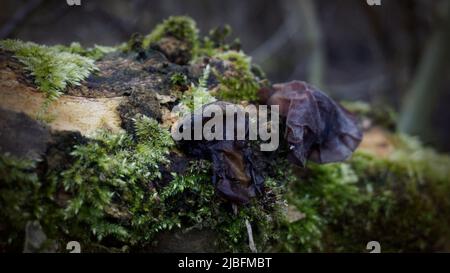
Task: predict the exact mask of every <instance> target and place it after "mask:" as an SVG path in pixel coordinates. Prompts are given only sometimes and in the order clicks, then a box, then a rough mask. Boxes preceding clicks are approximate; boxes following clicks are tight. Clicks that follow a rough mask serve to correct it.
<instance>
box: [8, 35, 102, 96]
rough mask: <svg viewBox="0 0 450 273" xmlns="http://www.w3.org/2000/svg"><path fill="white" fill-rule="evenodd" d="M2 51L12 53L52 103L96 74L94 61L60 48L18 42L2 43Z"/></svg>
mask: <svg viewBox="0 0 450 273" xmlns="http://www.w3.org/2000/svg"><path fill="white" fill-rule="evenodd" d="M0 48H1V49H3V50H7V51H12V52H13V53H14V56H15V57H16V58H17V59H19V61H20V62H22V63H23V64H24V65H25V69H26V70H28V71H29V72H30V73H31V75H32V76H33V77H34V82H35V84H36V85H37V87H38V89H39V90H40V91H42V92H44V94H45V95H46V97H47V99H48V102H51V101H53V100H55V99H57V98H58V97H59V96H60V95H61V94H62V92H64V89H66V87H67V86H69V85H73V86H76V85H80V84H81V82H82V81H83V80H84V79H85V78H87V77H88V76H89V74H90V73H91V72H93V71H95V70H96V69H97V68H96V66H95V65H94V60H93V59H90V58H87V57H83V56H81V55H79V54H75V53H69V52H66V51H65V50H61V48H59V47H47V46H43V45H37V44H35V43H32V42H22V41H18V40H3V41H0Z"/></svg>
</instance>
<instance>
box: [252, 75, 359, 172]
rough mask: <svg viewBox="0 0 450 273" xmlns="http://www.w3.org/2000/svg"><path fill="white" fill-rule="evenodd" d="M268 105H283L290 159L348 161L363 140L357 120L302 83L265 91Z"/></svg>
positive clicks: (274, 86) (336, 104) (282, 85)
mask: <svg viewBox="0 0 450 273" xmlns="http://www.w3.org/2000/svg"><path fill="white" fill-rule="evenodd" d="M263 91H264V92H261V93H260V94H262V95H263V96H262V97H263V98H262V99H264V97H265V98H267V100H266V104H268V105H279V106H280V116H281V117H282V118H285V121H286V132H285V137H286V140H287V141H288V144H289V149H290V154H289V157H290V158H291V159H292V161H294V163H297V164H300V165H304V164H305V162H306V160H307V159H309V160H312V161H314V162H317V163H329V162H337V161H343V160H345V159H347V158H348V157H349V156H350V155H351V154H352V152H353V151H354V150H355V149H356V147H357V146H358V145H359V143H360V142H361V139H362V132H361V130H360V129H359V128H358V125H357V121H356V119H355V117H354V116H353V115H352V114H351V113H350V112H348V111H347V110H346V109H344V108H343V107H342V106H340V105H339V104H338V103H336V102H335V101H334V100H332V99H331V98H330V97H328V96H327V95H326V94H324V93H323V92H321V91H319V90H317V89H316V88H314V87H313V86H311V85H309V84H308V83H306V82H302V81H292V82H288V83H280V84H274V85H273V90H272V91H273V92H270V91H268V90H263Z"/></svg>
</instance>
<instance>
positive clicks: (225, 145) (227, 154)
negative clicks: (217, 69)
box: [180, 101, 264, 204]
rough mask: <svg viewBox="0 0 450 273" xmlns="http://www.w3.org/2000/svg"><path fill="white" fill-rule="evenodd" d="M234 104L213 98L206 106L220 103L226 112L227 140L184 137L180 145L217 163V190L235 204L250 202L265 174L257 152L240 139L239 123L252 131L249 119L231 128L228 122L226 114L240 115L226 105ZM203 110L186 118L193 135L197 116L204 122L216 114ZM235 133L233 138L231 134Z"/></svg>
mask: <svg viewBox="0 0 450 273" xmlns="http://www.w3.org/2000/svg"><path fill="white" fill-rule="evenodd" d="M227 105H228V106H233V104H231V103H226V102H222V101H218V102H213V103H210V104H207V105H204V106H203V109H205V107H208V106H215V107H219V108H220V109H221V110H222V113H223V122H224V123H223V126H224V130H223V132H222V133H223V140H209V141H208V140H182V141H181V142H180V146H181V147H183V149H184V150H185V151H186V152H187V153H188V154H189V155H191V156H195V157H197V158H204V159H208V160H211V162H212V165H213V177H212V181H213V184H214V186H215V188H216V190H217V192H218V193H219V194H220V195H221V196H223V197H224V198H225V199H227V200H229V201H231V202H233V203H235V204H246V203H248V202H249V201H250V199H251V198H253V197H255V196H257V194H259V193H261V192H262V190H263V183H264V178H263V177H262V175H260V172H259V171H257V170H256V166H255V164H254V159H253V157H254V155H253V152H252V150H251V149H250V147H248V143H247V141H246V140H236V135H235V133H236V131H235V128H236V124H238V123H239V122H245V123H246V124H240V125H243V126H245V127H244V128H245V132H246V134H247V133H248V124H247V123H248V121H243V120H235V126H234V127H233V128H227V127H226V126H225V125H226V123H225V117H226V116H227V115H233V116H234V117H236V112H235V111H240V110H239V108H234V109H235V111H228V112H227V110H226V106H227ZM199 115H200V113H198V112H197V113H196V114H192V115H190V116H187V117H185V118H184V119H183V121H182V124H190V125H191V128H190V130H191V133H192V135H193V131H194V129H193V125H194V120H195V118H200V119H201V121H202V125H205V123H206V122H207V121H208V120H210V119H211V118H212V117H203V116H199ZM227 132H228V133H229V134H228V136H231V135H233V137H234V138H233V139H230V138H227V137H226V136H227Z"/></svg>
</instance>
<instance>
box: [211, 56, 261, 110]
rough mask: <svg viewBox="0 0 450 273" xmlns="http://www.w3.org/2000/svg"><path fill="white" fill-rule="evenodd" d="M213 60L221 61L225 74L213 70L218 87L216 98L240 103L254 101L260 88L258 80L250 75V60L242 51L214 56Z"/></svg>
mask: <svg viewBox="0 0 450 273" xmlns="http://www.w3.org/2000/svg"><path fill="white" fill-rule="evenodd" d="M213 58H216V59H218V60H220V61H222V62H223V63H224V65H225V72H224V73H221V72H220V71H219V70H218V69H214V75H215V76H216V77H217V78H218V80H219V82H220V85H219V88H218V90H217V92H216V93H217V94H216V96H217V97H218V98H220V99H223V100H227V101H231V102H240V101H255V100H256V99H257V91H258V89H259V88H260V83H259V80H258V78H257V77H256V76H255V75H254V74H253V73H252V64H251V58H250V57H249V56H247V55H245V54H244V53H243V52H242V51H234V50H229V51H225V52H221V53H218V54H216V55H215V56H214V57H213Z"/></svg>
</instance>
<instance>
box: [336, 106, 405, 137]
mask: <svg viewBox="0 0 450 273" xmlns="http://www.w3.org/2000/svg"><path fill="white" fill-rule="evenodd" d="M341 104H342V105H343V106H344V107H345V108H346V109H348V110H349V111H350V112H352V113H354V114H355V115H357V116H359V117H362V118H368V119H370V120H371V121H372V122H373V123H374V124H376V125H378V126H381V127H383V128H386V129H391V130H395V126H396V125H395V124H396V120H397V114H396V113H395V111H394V110H393V109H391V108H390V107H389V106H387V105H369V104H368V103H365V102H361V101H354V102H349V101H343V102H341Z"/></svg>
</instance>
